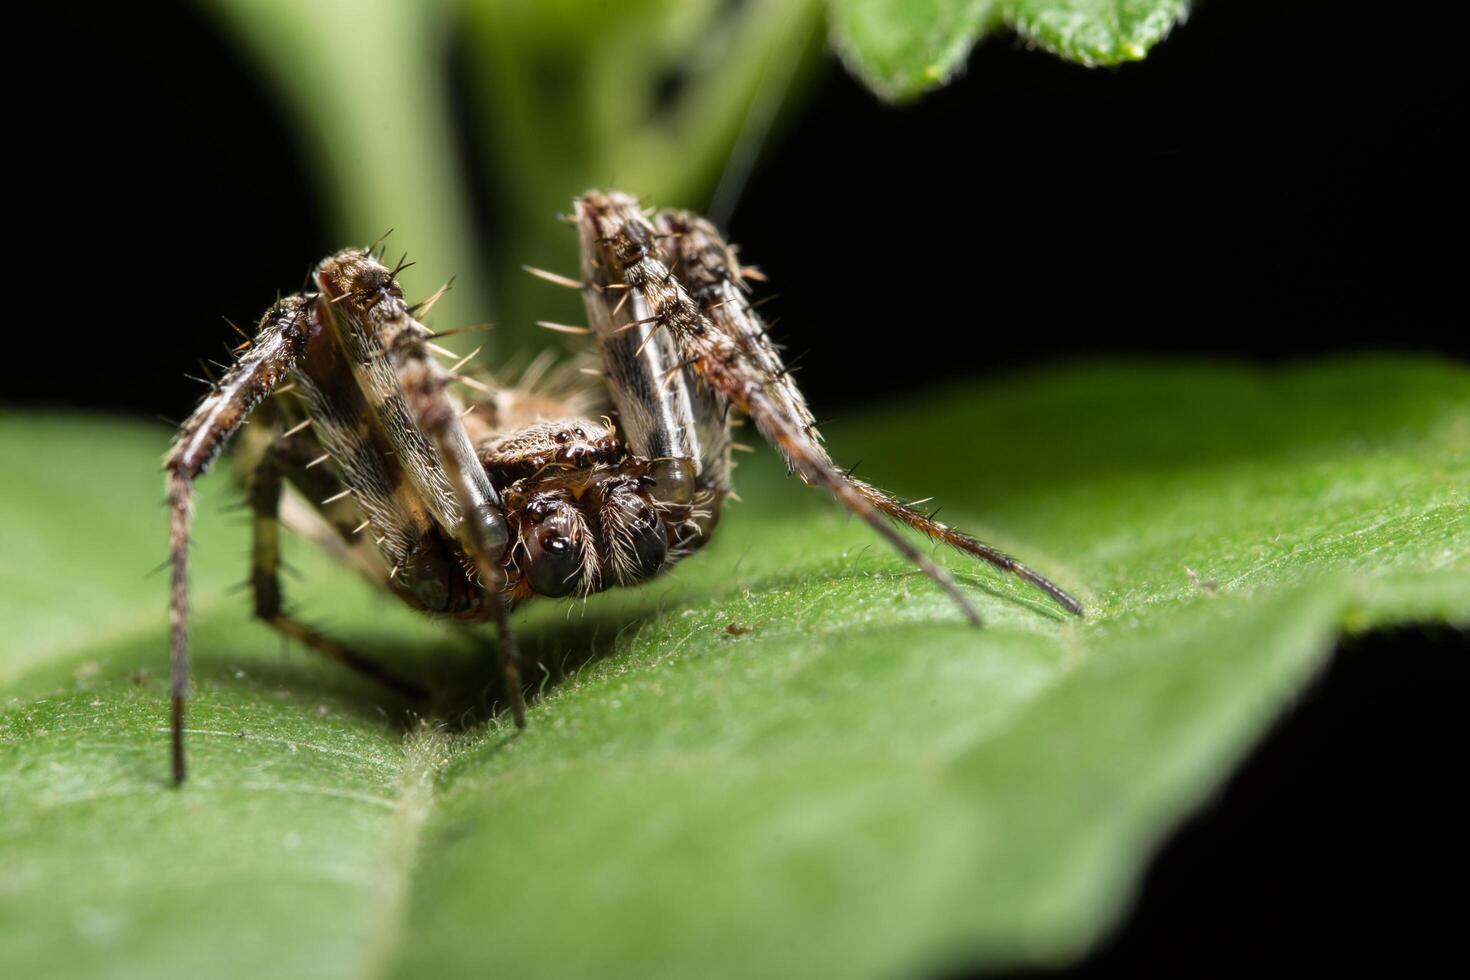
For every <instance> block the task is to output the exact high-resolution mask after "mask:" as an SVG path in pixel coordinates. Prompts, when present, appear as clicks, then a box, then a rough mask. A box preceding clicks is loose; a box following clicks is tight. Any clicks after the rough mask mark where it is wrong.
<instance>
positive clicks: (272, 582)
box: [249, 440, 427, 699]
mask: <svg viewBox="0 0 1470 980" xmlns="http://www.w3.org/2000/svg"><path fill="white" fill-rule="evenodd" d="M299 461H300V456H299V454H297V453H293V451H292V443H291V442H290V440H283V441H281V442H277V443H276V444H275V445H274V446H272V447H271V449H270V450H268V451H267V452H266V455H265V457H264V458H263V459H262V460H261V461H260V464H259V465H258V466H256V468H255V470H254V471H253V472H252V473H251V478H250V491H249V502H250V510H251V514H252V518H253V519H252V522H251V527H252V532H253V539H252V543H251V551H250V558H251V568H250V584H251V588H252V590H253V591H254V594H255V615H256V616H257V617H259V618H260V619H261V620H262V621H264V622H266V623H268V624H269V625H270V626H271V628H273V629H274V630H276V631H277V632H278V633H280V634H281V635H282V636H284V637H286V638H287V639H290V640H296V641H298V642H300V643H301V644H303V645H304V646H306V647H307V648H308V649H311V650H315V651H316V652H317V653H320V654H321V655H323V656H324V657H326V658H328V659H329V660H334V661H336V662H337V663H339V664H342V665H343V666H346V667H351V668H352V669H353V670H356V671H358V672H360V673H362V674H365V675H367V676H368V677H371V678H372V679H373V680H376V681H378V682H379V683H381V684H383V685H384V686H385V687H388V688H391V689H392V690H394V691H397V692H398V693H399V694H402V695H404V696H405V697H409V698H415V699H421V698H424V697H427V692H425V691H424V690H423V688H421V687H419V686H418V685H416V684H412V683H409V682H408V681H405V680H403V679H401V678H399V677H396V676H394V675H393V674H392V673H391V672H389V671H387V670H386V669H384V668H383V666H382V665H381V664H379V663H378V662H377V661H375V660H372V659H371V658H369V657H366V656H363V655H362V654H360V653H358V652H357V651H355V650H353V649H352V648H351V647H348V646H346V645H345V644H343V643H340V642H339V641H337V640H334V639H332V638H331V637H330V636H327V635H326V634H324V633H322V632H321V631H319V630H316V629H314V628H312V627H311V626H308V625H307V624H306V623H303V622H301V621H300V620H299V619H297V618H296V617H294V616H292V615H291V614H289V613H287V612H286V611H285V609H284V608H283V605H282V602H281V577H280V565H281V547H280V521H279V519H278V510H279V506H280V501H281V494H282V490H283V486H282V478H283V477H286V476H287V475H288V474H291V473H293V472H294V471H296V470H297V469H298V467H299V465H300V462H299Z"/></svg>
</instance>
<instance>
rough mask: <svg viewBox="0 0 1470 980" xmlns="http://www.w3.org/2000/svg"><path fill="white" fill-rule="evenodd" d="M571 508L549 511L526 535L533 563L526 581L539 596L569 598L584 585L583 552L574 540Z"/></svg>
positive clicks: (564, 506)
mask: <svg viewBox="0 0 1470 980" xmlns="http://www.w3.org/2000/svg"><path fill="white" fill-rule="evenodd" d="M572 527H573V523H572V516H571V513H570V507H569V506H567V505H565V504H563V505H561V506H554V507H553V508H551V509H550V511H549V514H548V516H547V517H546V518H545V519H544V520H542V521H541V523H540V524H539V525H538V526H537V527H535V528H533V529H532V530H531V533H530V534H528V535H526V551H527V553H528V554H529V556H530V561H529V562H528V563H527V567H526V581H527V582H529V583H530V584H531V588H532V589H534V590H535V591H536V593H537V594H538V595H544V596H551V597H553V598H556V597H559V596H564V595H570V594H571V593H573V592H575V591H576V590H577V586H579V585H580V584H581V583H582V553H581V549H580V548H578V547H577V544H576V542H575V541H574V540H573V538H572Z"/></svg>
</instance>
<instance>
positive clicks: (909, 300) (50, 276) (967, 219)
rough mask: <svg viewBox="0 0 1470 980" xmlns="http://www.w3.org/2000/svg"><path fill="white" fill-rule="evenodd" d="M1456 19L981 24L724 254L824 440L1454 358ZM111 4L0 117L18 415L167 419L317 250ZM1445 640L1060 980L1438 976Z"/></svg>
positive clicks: (304, 215)
mask: <svg viewBox="0 0 1470 980" xmlns="http://www.w3.org/2000/svg"><path fill="white" fill-rule="evenodd" d="M145 6H146V5H145ZM1454 6H1455V5H1452V4H1442V5H1422V6H1419V7H1416V8H1415V9H1414V11H1413V16H1414V19H1413V20H1394V19H1392V18H1393V17H1394V16H1395V11H1393V10H1392V9H1390V8H1386V7H1383V6H1382V5H1369V4H1358V3H1328V2H1316V3H1307V2H1303V3H1293V4H1285V3H1279V2H1246V0H1213V2H1209V0H1207V2H1204V3H1201V4H1199V5H1198V6H1197V8H1196V10H1195V11H1194V14H1193V16H1192V17H1191V19H1190V21H1189V23H1188V24H1186V25H1185V26H1184V27H1182V28H1180V29H1178V30H1177V31H1176V32H1175V34H1174V36H1173V37H1171V38H1170V39H1169V40H1168V41H1167V42H1165V43H1164V44H1162V45H1160V46H1159V47H1158V48H1157V49H1156V50H1155V52H1154V53H1153V54H1152V55H1151V56H1150V57H1149V59H1148V60H1147V61H1146V62H1144V63H1142V64H1136V65H1128V66H1125V67H1123V68H1120V69H1117V70H1101V71H1088V70H1084V69H1080V68H1077V67H1073V66H1070V65H1066V64H1063V63H1061V62H1059V61H1057V60H1056V59H1054V58H1052V57H1050V56H1047V55H1044V54H1041V53H1037V52H1031V51H1027V50H1024V49H1023V48H1022V47H1021V46H1020V45H1018V44H1017V43H1015V42H1014V41H1012V40H1010V39H1007V38H997V39H992V40H990V41H987V42H985V43H984V44H982V45H981V46H980V48H979V49H978V50H977V51H976V53H975V54H974V56H973V57H972V58H971V61H970V65H969V69H968V72H967V75H966V77H964V78H963V79H961V80H960V81H959V82H958V83H956V84H955V85H953V86H951V87H950V88H948V89H945V90H943V91H941V92H938V93H935V94H933V95H931V96H929V97H928V98H926V99H924V100H923V101H922V102H920V103H919V104H917V105H915V106H911V107H906V108H902V109H894V108H888V107H884V106H881V105H880V104H879V103H877V102H876V100H875V99H873V98H872V97H871V96H869V95H868V94H866V93H865V91H864V90H862V89H861V88H860V87H859V86H858V85H857V84H856V83H855V82H853V81H852V80H851V79H850V78H848V77H847V76H846V75H845V74H844V73H843V72H842V71H840V70H839V69H837V68H835V67H833V68H831V69H830V70H828V71H826V72H825V73H823V74H822V76H821V78H820V80H819V82H818V84H817V85H816V87H815V90H814V91H813V92H812V93H810V94H809V97H808V101H807V102H806V103H805V104H804V105H803V107H802V108H801V109H800V111H798V112H796V113H794V114H793V115H792V117H791V118H790V120H788V121H787V123H786V124H785V125H784V126H783V127H782V130H781V131H780V132H779V133H778V138H777V139H776V140H775V142H774V143H773V145H772V146H771V147H770V148H769V149H768V150H767V152H766V153H765V155H764V157H763V158H762V160H761V162H760V164H759V166H758V167H757V168H756V171H755V172H754V174H753V176H752V178H751V180H750V182H749V185H748V187H747V188H746V191H745V194H744V196H743V198H742V200H741V203H740V205H739V207H738V209H737V210H736V212H735V214H734V216H733V219H732V222H731V232H732V236H733V237H734V238H736V239H737V240H739V241H741V242H742V243H743V245H744V248H745V253H744V254H745V255H746V257H747V258H749V259H751V260H753V261H756V262H758V263H759V264H760V265H761V266H762V268H763V269H765V271H766V272H767V273H768V275H769V276H770V277H771V279H772V280H773V282H774V283H775V291H776V292H777V293H778V294H779V295H778V297H777V298H776V299H775V300H774V301H773V303H772V304H771V308H772V309H773V310H774V312H775V314H776V315H777V316H778V317H779V318H780V322H781V325H780V326H779V327H778V332H779V333H780V334H781V336H782V339H784V340H786V341H787V343H788V345H789V347H790V348H791V349H792V350H793V352H795V353H798V354H801V353H802V352H805V354H804V356H802V357H801V358H800V363H801V374H800V375H799V379H800V381H801V382H802V384H803V386H804V387H805V388H806V389H807V391H808V393H809V394H810V395H811V397H812V400H813V402H814V404H815V405H816V407H817V410H818V414H819V415H821V416H824V417H825V416H829V415H832V414H840V413H841V412H842V411H843V410H844V409H846V408H850V407H852V406H855V405H857V404H859V403H862V402H867V401H869V400H871V399H872V398H874V397H878V396H885V397H889V398H898V399H901V398H902V397H903V396H904V395H905V394H906V393H908V392H912V391H915V390H918V389H922V388H923V387H925V386H926V385H929V384H932V383H934V382H936V381H938V380H944V379H954V378H973V377H977V376H983V375H987V374H992V373H995V372H1001V371H1006V370H1014V369H1015V368H1017V367H1019V366H1023V365H1029V364H1034V363H1044V362H1052V361H1056V360H1059V359H1070V358H1075V357H1082V356H1095V355H1109V354H1146V355H1153V354H1160V355H1163V354H1172V353H1192V354H1197V355H1202V356H1210V357H1232V358H1244V359H1250V360H1257V361H1276V360H1279V359H1283V358H1292V357H1299V356H1303V355H1309V354H1314V353H1320V352H1328V351H1342V350H1361V349H1378V348H1394V349H1418V350H1430V351H1438V352H1441V353H1446V354H1450V355H1452V356H1465V355H1466V354H1467V353H1470V345H1467V341H1466V331H1465V326H1464V319H1465V318H1464V314H1463V312H1462V311H1461V309H1460V302H1459V300H1460V293H1461V291H1462V288H1463V281H1462V279H1463V277H1462V274H1461V268H1462V265H1463V262H1464V251H1465V249H1464V245H1463V236H1464V228H1465V220H1464V219H1465V208H1464V191H1463V175H1464V172H1465V161H1464V157H1463V154H1462V153H1460V152H1459V151H1458V149H1452V147H1451V138H1452V137H1453V136H1456V135H1460V136H1463V130H1464V126H1463V113H1462V111H1461V110H1462V106H1463V93H1462V91H1461V89H1462V80H1461V78H1460V75H1461V74H1462V73H1461V72H1460V71H1458V66H1459V58H1458V52H1457V51H1456V50H1454V49H1453V48H1452V45H1453V44H1454V43H1455V39H1456V38H1458V37H1459V36H1460V35H1459V33H1458V32H1457V31H1455V30H1454V26H1455V25H1452V24H1451V23H1450V16H1451V15H1450V13H1449V11H1450V10H1451V9H1452V8H1453V7H1454ZM1439 10H1443V11H1445V12H1444V13H1442V14H1441V13H1439V12H1437V11H1439ZM128 16H129V17H133V18H139V17H141V18H143V19H142V20H138V19H134V20H130V21H127V22H121V23H110V24H102V23H99V22H95V21H89V22H87V23H82V24H74V25H69V26H68V27H67V28H66V29H65V31H64V34H63V35H62V36H64V37H65V38H66V39H67V44H68V45H69V47H68V48H67V50H66V51H65V52H64V55H65V57H64V59H59V60H64V66H65V70H62V71H61V72H60V73H59V75H58V77H57V81H56V88H57V91H58V93H65V94H62V95H59V97H58V98H57V100H56V102H55V104H54V105H52V104H46V105H45V106H44V107H43V109H42V111H41V113H40V115H41V118H38V119H30V118H29V117H27V118H26V119H25V123H24V125H23V127H21V128H23V129H24V130H25V131H26V133H25V135H26V137H27V139H28V140H30V142H29V143H28V146H30V147H36V146H39V147H40V148H41V151H40V153H39V154H36V153H34V152H32V153H30V154H29V155H30V156H31V157H32V159H33V160H38V161H39V162H40V164H41V166H40V167H39V168H38V171H37V172H36V173H35V174H34V175H32V176H31V177H30V178H28V180H27V181H26V182H25V183H23V184H20V185H18V186H16V187H15V188H14V189H13V190H14V193H15V195H16V199H15V200H14V201H13V205H15V207H17V208H25V207H34V206H37V205H39V206H40V208H41V209H42V210H43V211H44V219H45V220H44V221H42V222H38V223H36V224H34V225H33V226H30V227H27V228H26V229H24V230H25V234H26V235H27V237H28V249H29V250H28V252H27V257H28V259H29V272H30V273H31V275H30V276H29V277H28V278H29V281H31V282H34V283H36V285H35V286H34V287H33V288H35V289H36V290H37V293H36V295H37V296H39V297H40V298H41V299H42V300H43V303H42V307H43V308H44V309H46V310H48V311H50V315H49V316H48V317H47V320H49V321H50V322H49V323H46V324H44V330H43V331H41V332H36V331H33V330H28V331H26V333H27V334H28V335H29V336H30V337H32V338H40V339H46V338H48V337H49V338H51V339H49V340H46V343H47V344H48V345H50V346H51V347H52V352H51V357H50V359H49V360H44V361H40V362H34V363H38V364H41V365H43V367H41V368H38V369H36V370H19V369H18V368H17V364H16V363H15V362H12V364H11V365H9V366H7V368H6V370H5V379H6V381H5V388H4V390H3V392H0V398H3V400H4V401H5V402H8V403H10V404H12V405H14V404H53V405H55V404H63V405H72V406H79V407H88V408H101V409H113V410H116V409H121V410H124V411H129V412H135V413H138V414H144V415H152V414H161V415H164V416H167V417H172V418H178V417H181V416H182V415H183V414H185V413H186V412H187V411H188V409H189V408H190V407H191V405H192V402H193V399H194V398H195V397H196V396H197V394H198V389H197V386H195V385H194V384H193V383H192V382H189V381H186V380H184V379H183V378H182V374H183V372H185V371H191V372H192V371H194V370H195V368H194V365H195V362H196V358H199V357H209V356H215V355H216V354H217V352H218V350H219V343H220V341H222V340H224V339H227V332H226V329H227V328H225V327H223V325H222V324H221V323H220V317H221V316H229V317H231V318H232V319H235V320H236V321H238V322H242V323H249V322H253V320H254V319H255V317H256V316H257V315H258V313H259V311H260V310H261V309H262V308H263V307H264V306H265V305H266V304H267V303H269V302H270V300H271V299H273V298H274V295H275V292H276V290H277V289H288V290H289V289H292V288H295V287H296V286H297V285H298V284H299V283H300V282H301V280H302V277H303V275H304V273H305V272H306V270H307V269H308V268H309V267H310V265H311V264H312V262H313V261H314V260H315V259H316V258H317V257H319V256H320V255H322V254H325V253H326V252H328V251H330V250H332V249H334V248H336V247H338V246H339V245H340V244H341V243H339V242H335V241H333V240H332V237H331V235H330V233H329V229H327V228H326V226H325V223H324V216H323V209H322V208H321V206H320V204H319V203H318V200H317V197H316V195H315V193H314V190H313V188H312V186H311V182H310V174H309V172H308V169H307V163H306V159H305V154H304V152H303V150H302V148H301V147H300V146H299V145H298V144H297V143H296V142H295V137H294V136H293V134H292V132H291V130H290V128H289V125H288V123H287V120H286V118H285V114H284V112H283V110H282V108H281V106H280V105H279V104H278V103H277V102H276V100H275V99H274V97H273V94H272V93H271V91H270V90H269V89H268V88H267V87H266V86H265V85H264V84H263V82H262V80H261V79H260V78H259V77H258V76H257V75H256V73H255V72H254V70H253V68H252V66H251V65H250V64H249V62H248V61H247V60H246V59H245V58H244V57H242V56H241V55H239V54H237V53H236V52H235V51H234V49H233V48H232V47H231V45H230V44H229V43H228V41H227V40H226V39H225V38H224V37H223V36H222V35H221V34H219V33H218V32H217V31H216V29H215V28H214V26H213V24H212V23H211V22H210V21H209V20H208V19H207V18H205V17H203V16H201V15H200V14H198V13H197V12H196V11H195V10H194V9H193V8H192V7H190V6H173V5H168V4H165V5H162V6H160V7H157V8H154V7H148V9H146V10H145V11H137V10H130V11H128ZM71 66H88V72H87V75H88V76H89V77H88V78H86V79H85V80H80V81H79V78H78V75H77V74H76V73H74V72H71V71H70V67H71ZM53 67H54V66H53ZM61 76H65V77H61ZM446 84H447V85H450V86H454V85H456V84H457V81H456V79H455V78H454V69H453V65H452V64H451V65H447V66H446ZM468 142H469V141H467V144H468ZM465 163H466V166H467V167H468V166H474V165H476V162H475V161H474V160H473V158H472V157H469V156H467V157H466V161H465ZM577 190H579V188H568V195H569V196H570V195H571V194H572V193H574V192H575V191H577ZM480 217H481V219H482V220H481V225H482V227H481V234H482V236H483V242H482V244H485V246H486V247H487V248H489V247H499V246H498V245H496V244H494V243H496V231H497V229H496V228H495V224H494V220H493V215H490V214H482V215H481V216H480ZM49 364H57V365H58V367H57V368H56V369H55V370H52V369H46V368H45V367H44V365H49ZM60 365H64V369H62V367H60ZM1467 652H1470V650H1467V643H1466V641H1465V638H1464V636H1463V635H1460V634H1456V633H1453V632H1451V631H1448V630H1435V631H1430V632H1424V631H1420V630H1411V629H1406V630H1399V631H1394V632H1392V633H1388V634H1380V635H1377V636H1374V637H1370V638H1367V639H1362V640H1358V641H1355V642H1354V643H1352V644H1350V645H1349V648H1348V649H1347V650H1345V651H1343V653H1342V654H1341V655H1340V656H1339V657H1338V658H1337V659H1336V660H1335V661H1334V666H1333V667H1332V668H1331V670H1330V671H1329V674H1328V676H1327V677H1326V678H1325V679H1324V681H1323V682H1322V683H1321V684H1320V685H1319V686H1318V687H1317V688H1316V689H1315V690H1314V692H1313V693H1312V694H1311V695H1310V696H1309V697H1308V698H1307V700H1306V701H1305V702H1304V703H1303V705H1301V706H1300V707H1299V708H1298V709H1297V710H1296V711H1295V712H1293V714H1292V715H1291V716H1290V717H1289V718H1288V720H1287V721H1285V722H1284V723H1283V724H1282V725H1281V726H1280V727H1279V728H1278V729H1277V731H1276V732H1275V734H1273V735H1272V736H1271V738H1270V739H1269V740H1268V741H1267V743H1265V745H1263V746H1262V747H1261V749H1260V750H1259V751H1258V752H1257V754H1256V755H1255V756H1254V757H1253V761H1252V762H1251V763H1250V764H1249V765H1248V766H1247V767H1246V768H1245V769H1244V771H1243V772H1242V773H1241V774H1240V775H1239V776H1238V777H1237V778H1236V779H1235V780H1233V781H1232V783H1231V784H1230V786H1229V787H1228V788H1227V790H1226V791H1225V793H1224V794H1223V796H1222V797H1221V798H1220V800H1219V801H1217V803H1215V804H1214V805H1213V806H1212V807H1211V808H1210V809H1209V810H1208V811H1207V812H1206V813H1205V814H1204V815H1202V816H1201V817H1200V818H1198V819H1196V820H1195V821H1194V822H1193V823H1191V824H1190V825H1189V827H1188V828H1186V829H1185V830H1184V831H1183V832H1182V833H1181V834H1180V835H1179V836H1178V837H1177V838H1176V839H1175V840H1174V841H1173V842H1172V843H1171V844H1170V845H1169V846H1168V847H1167V848H1166V850H1165V851H1164V852H1163V855H1162V857H1161V859H1160V861H1159V862H1158V863H1157V864H1156V865H1155V867H1154V868H1153V870H1152V871H1151V872H1150V874H1149V877H1148V880H1147V882H1146V886H1145V889H1144V892H1143V897H1142V899H1141V902H1140V905H1139V907H1138V910H1137V911H1136V912H1135V913H1134V915H1133V916H1132V917H1131V919H1130V920H1129V923H1128V925H1126V926H1125V928H1124V930H1123V931H1122V932H1121V933H1120V934H1119V936H1118V937H1116V938H1115V939H1114V940H1113V941H1112V942H1111V943H1110V944H1109V945H1108V946H1107V947H1105V948H1104V949H1103V950H1102V951H1100V952H1098V953H1097V954H1095V955H1094V956H1093V957H1092V958H1091V959H1090V960H1088V961H1087V962H1086V963H1084V964H1083V965H1082V966H1081V967H1080V968H1077V969H1076V970H1074V971H1073V972H1080V973H1083V974H1085V975H1138V974H1140V973H1142V974H1159V973H1164V972H1169V973H1183V972H1188V973H1190V974H1194V975H1199V974H1201V973H1203V974H1205V975H1221V974H1224V973H1226V972H1239V971H1241V970H1246V969H1253V968H1254V969H1260V968H1266V969H1269V968H1271V967H1272V966H1283V965H1286V966H1292V967H1296V968H1300V969H1304V970H1305V969H1309V968H1311V969H1316V968H1349V967H1363V966H1371V967H1375V968H1379V969H1383V970H1388V969H1402V970H1405V971H1407V972H1408V973H1410V974H1413V975H1426V974H1434V973H1440V972H1452V969H1453V968H1455V967H1458V968H1459V969H1460V970H1461V975H1463V971H1464V968H1465V967H1466V966H1467V965H1470V964H1467V955H1466V953H1465V950H1464V945H1463V939H1462V936H1461V934H1460V933H1459V932H1458V930H1459V929H1460V928H1462V927H1463V912H1464V907H1465V903H1464V898H1463V887H1464V882H1465V881H1466V880H1467V878H1466V871H1467V867H1466V865H1467V862H1466V854H1467V849H1466V846H1465V840H1464V837H1465V830H1464V828H1465V827H1466V826H1470V820H1467V819H1466V817H1467V814H1466V812H1465V808H1464V805H1463V804H1462V803H1460V802H1458V801H1457V800H1455V799H1453V796H1454V794H1453V792H1452V789H1453V787H1454V786H1455V785H1459V784H1463V776H1462V775H1459V774H1458V773H1457V769H1456V767H1455V766H1454V764H1453V762H1452V760H1454V759H1457V758H1458V757H1459V756H1461V755H1462V752H1461V749H1462V746H1463V742H1464V737H1463V724H1462V721H1461V719H1462V718H1463V708H1462V704H1463V702H1464V699H1465V692H1466V691H1467V690H1470V687H1467V685H1466V683H1465V682H1466V679H1467V678H1466V673H1467V669H1466V664H1467V660H1466V653H1467ZM1439 886H1444V888H1445V889H1446V890H1447V891H1445V892H1442V891H1440V890H1439ZM1446 894H1447V895H1448V896H1449V897H1445V896H1446Z"/></svg>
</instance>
